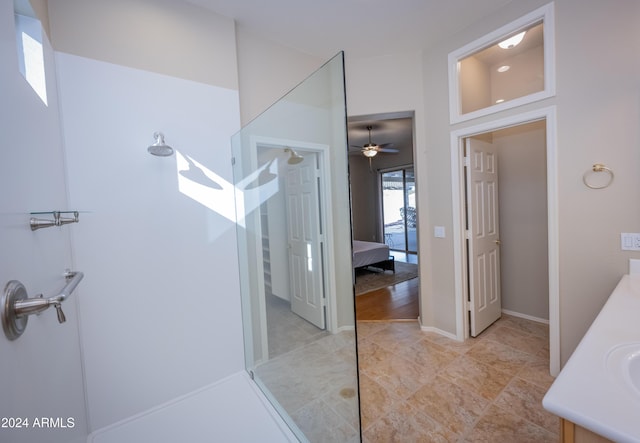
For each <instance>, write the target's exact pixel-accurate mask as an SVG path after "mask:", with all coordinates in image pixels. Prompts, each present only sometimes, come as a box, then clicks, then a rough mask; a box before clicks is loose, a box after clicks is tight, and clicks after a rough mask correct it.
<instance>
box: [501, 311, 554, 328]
mask: <svg viewBox="0 0 640 443" xmlns="http://www.w3.org/2000/svg"><path fill="white" fill-rule="evenodd" d="M502 313H503V314H507V315H510V316H512V317H518V318H524V319H525V320H531V321H534V322H536V323H544V324H545V325H548V324H549V320H547V319H544V318H538V317H534V316H532V315H527V314H521V313H519V312H515V311H509V310H508V309H503V310H502Z"/></svg>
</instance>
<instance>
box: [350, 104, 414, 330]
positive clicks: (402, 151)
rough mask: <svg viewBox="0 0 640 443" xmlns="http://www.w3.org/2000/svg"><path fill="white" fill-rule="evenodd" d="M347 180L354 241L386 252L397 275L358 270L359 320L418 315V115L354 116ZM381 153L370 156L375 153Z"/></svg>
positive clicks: (412, 317) (404, 317) (367, 269)
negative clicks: (348, 182)
mask: <svg viewBox="0 0 640 443" xmlns="http://www.w3.org/2000/svg"><path fill="white" fill-rule="evenodd" d="M348 135H349V179H350V187H351V197H352V198H351V202H352V208H351V217H352V230H353V231H352V232H353V239H354V240H357V241H358V243H363V242H364V243H368V244H371V245H372V246H374V245H375V246H383V247H385V248H388V256H389V258H390V259H391V260H392V261H393V262H394V263H395V271H394V270H391V269H387V270H385V269H378V268H376V267H375V266H374V265H372V266H362V267H358V268H356V269H355V270H354V274H355V287H356V319H357V320H358V321H380V320H409V319H411V320H416V319H417V318H418V316H419V311H420V309H419V277H418V274H419V270H418V261H419V259H418V248H417V245H418V232H417V220H416V218H417V217H416V213H417V206H416V202H417V201H418V199H417V198H416V189H417V187H416V176H417V174H416V171H415V170H414V165H413V158H414V142H413V141H414V113H413V111H410V112H398V113H389V114H375V115H365V116H357V117H350V118H349V119H348ZM372 146H373V147H375V149H377V152H376V153H375V154H374V155H371V152H370V151H371V149H373V148H372Z"/></svg>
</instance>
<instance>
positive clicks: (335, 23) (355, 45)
mask: <svg viewBox="0 0 640 443" xmlns="http://www.w3.org/2000/svg"><path fill="white" fill-rule="evenodd" d="M182 1H188V2H190V3H193V4H196V5H200V6H203V7H205V8H207V9H210V10H212V11H214V12H216V13H218V14H220V15H224V16H226V17H231V18H233V19H235V20H236V23H237V24H238V25H239V26H240V27H243V28H245V29H247V30H250V31H252V32H253V33H255V34H257V35H259V36H262V37H264V38H266V39H269V40H272V41H274V42H277V43H280V44H282V45H285V46H288V47H291V48H295V49H297V50H299V51H302V52H304V53H307V54H311V55H315V56H317V57H321V58H324V59H328V58H330V57H331V56H333V55H335V54H336V53H337V52H338V51H341V50H343V51H345V53H346V54H347V56H348V57H358V58H360V57H372V56H379V55H387V54H397V53H404V52H409V51H414V50H419V49H423V48H427V47H429V46H431V45H432V44H434V43H435V42H437V41H438V40H440V39H442V38H443V37H445V36H447V35H451V34H453V33H455V32H457V31H459V30H461V29H463V28H465V27H467V26H469V25H470V24H471V23H473V22H475V21H477V20H479V19H481V18H483V17H485V16H487V15H489V14H491V12H493V11H495V10H497V9H498V8H500V7H502V6H504V5H505V4H507V3H510V2H511V0H182Z"/></svg>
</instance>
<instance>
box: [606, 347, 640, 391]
mask: <svg viewBox="0 0 640 443" xmlns="http://www.w3.org/2000/svg"><path fill="white" fill-rule="evenodd" d="M606 362H607V369H608V372H609V374H610V375H611V376H612V377H613V378H614V379H615V380H616V382H617V383H620V384H622V385H623V387H625V388H626V389H627V390H628V389H629V388H631V390H632V391H633V394H635V396H639V397H640V343H626V344H621V345H618V346H616V347H614V348H613V349H611V350H610V351H609V352H608V353H607V358H606Z"/></svg>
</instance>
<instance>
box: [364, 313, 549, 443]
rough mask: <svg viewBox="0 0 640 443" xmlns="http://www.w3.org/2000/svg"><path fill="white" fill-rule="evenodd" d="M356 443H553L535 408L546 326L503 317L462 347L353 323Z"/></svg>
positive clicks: (402, 326)
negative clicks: (357, 369) (356, 376)
mask: <svg viewBox="0 0 640 443" xmlns="http://www.w3.org/2000/svg"><path fill="white" fill-rule="evenodd" d="M357 330H358V358H359V365H360V372H359V374H360V398H361V409H362V411H361V414H362V436H363V442H365V443H373V442H385V443H389V442H402V443H406V442H491V443H495V442H507V443H527V442H535V443H540V442H557V441H559V435H558V434H559V420H558V419H557V418H556V417H554V416H553V415H551V414H549V413H548V412H546V411H545V410H544V409H543V408H542V397H543V396H544V394H545V392H546V391H547V389H548V388H549V386H550V385H551V383H552V382H553V378H552V377H551V376H550V375H549V357H548V356H549V349H548V342H549V340H548V334H549V333H548V327H547V326H546V325H544V324H540V323H536V322H532V321H528V320H523V319H520V318H517V317H512V316H508V315H503V317H502V318H501V319H500V320H499V321H498V322H496V323H495V324H494V325H492V326H491V327H490V328H489V329H488V330H487V331H485V332H484V333H482V334H481V335H480V336H479V337H478V338H475V339H469V340H467V341H466V342H464V343H460V342H456V341H454V340H450V339H447V338H446V337H443V336H441V335H438V334H435V333H429V332H424V331H421V330H420V328H419V326H418V324H417V322H413V321H411V322H359V323H358V326H357Z"/></svg>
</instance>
